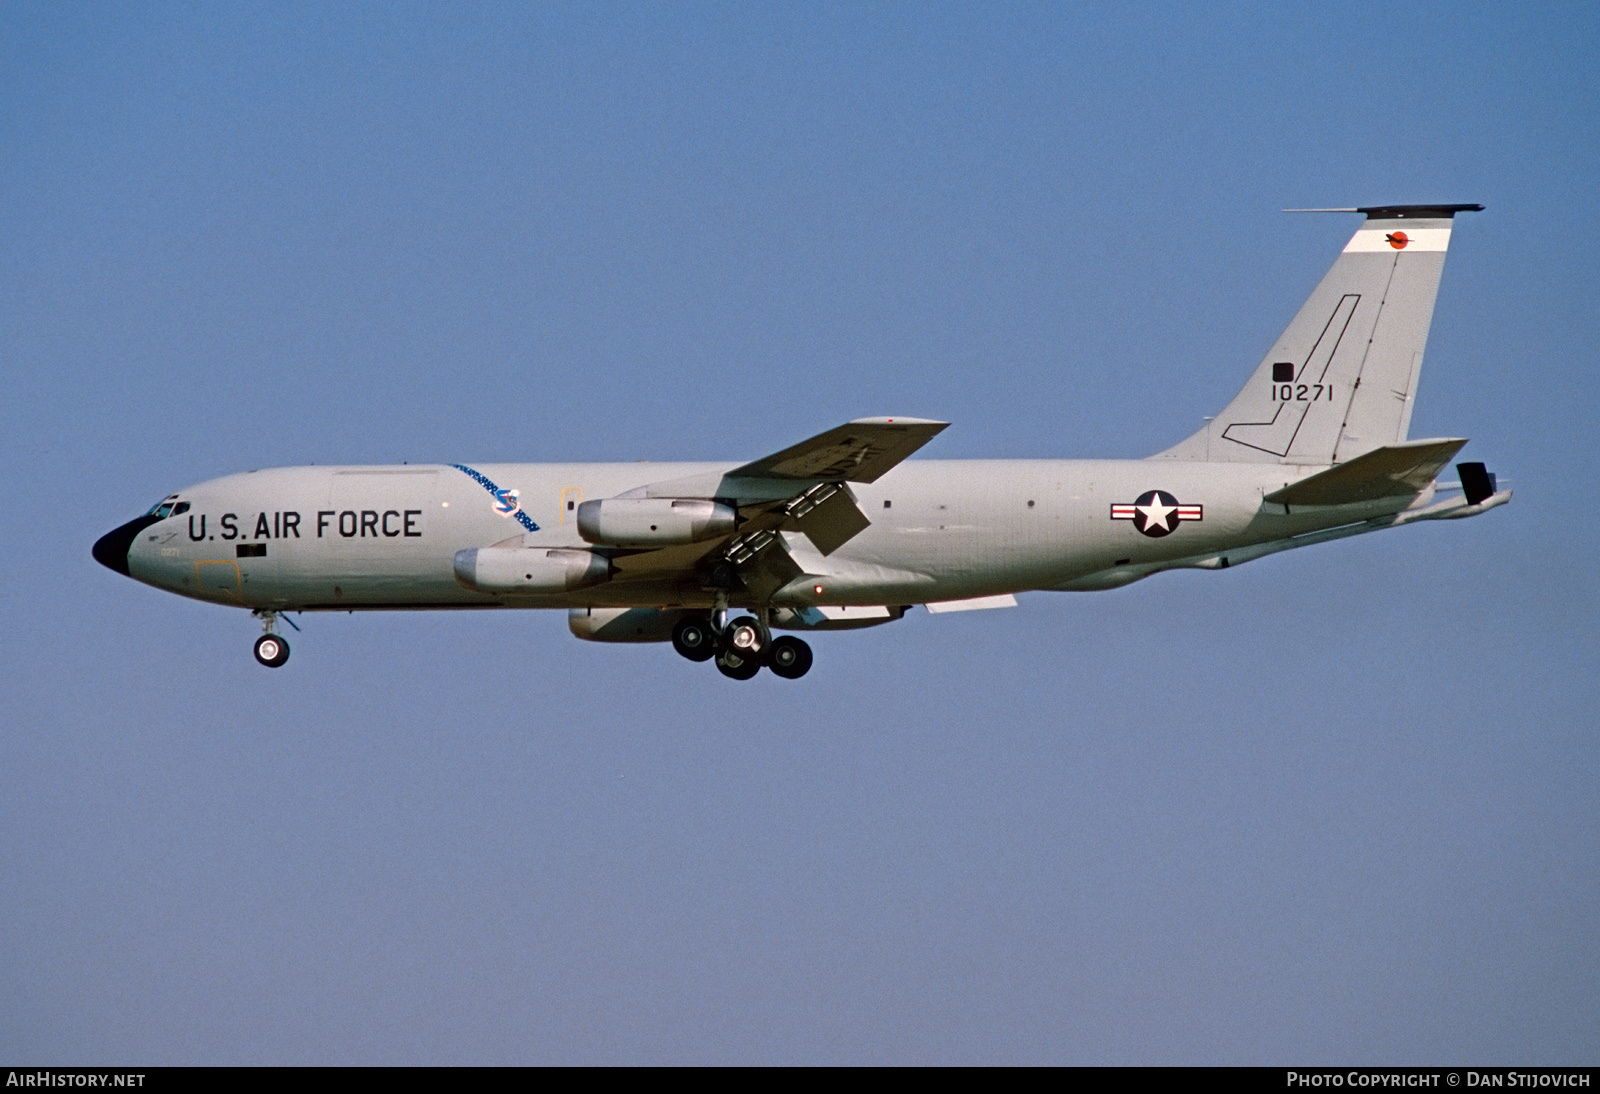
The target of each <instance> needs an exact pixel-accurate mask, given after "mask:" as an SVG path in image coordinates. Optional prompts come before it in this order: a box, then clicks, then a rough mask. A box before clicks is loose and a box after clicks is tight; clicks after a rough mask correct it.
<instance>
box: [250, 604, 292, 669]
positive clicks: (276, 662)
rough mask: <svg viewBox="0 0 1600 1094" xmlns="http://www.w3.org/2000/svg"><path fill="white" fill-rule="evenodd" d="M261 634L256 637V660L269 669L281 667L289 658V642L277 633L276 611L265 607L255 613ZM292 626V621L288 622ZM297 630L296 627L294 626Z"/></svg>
mask: <svg viewBox="0 0 1600 1094" xmlns="http://www.w3.org/2000/svg"><path fill="white" fill-rule="evenodd" d="M255 616H256V618H257V619H259V620H261V630H262V631H263V634H262V635H261V637H260V638H258V639H256V660H257V661H260V662H261V663H262V664H263V665H265V666H267V668H269V669H281V668H282V667H283V666H284V663H285V662H287V661H288V660H289V643H288V642H286V641H285V640H284V639H283V638H282V637H281V636H280V635H279V634H278V613H277V612H273V611H267V610H265V609H263V610H261V611H258V612H256V613H255ZM289 626H291V627H293V626H294V623H293V622H290V623H289ZM295 629H296V630H299V628H298V627H296V628H295Z"/></svg>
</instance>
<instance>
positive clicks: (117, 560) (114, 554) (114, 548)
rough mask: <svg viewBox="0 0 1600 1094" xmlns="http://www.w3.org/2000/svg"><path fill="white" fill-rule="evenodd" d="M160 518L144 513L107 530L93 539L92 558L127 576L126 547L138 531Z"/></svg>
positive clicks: (130, 543)
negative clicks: (120, 525) (118, 526)
mask: <svg viewBox="0 0 1600 1094" xmlns="http://www.w3.org/2000/svg"><path fill="white" fill-rule="evenodd" d="M160 519H161V518H160V517H157V516H152V515H150V514H148V513H146V514H145V515H144V516H142V517H137V518H135V519H133V520H130V521H129V522H128V523H127V524H124V525H123V526H122V527H120V528H115V529H112V530H111V531H109V532H107V533H106V534H105V535H103V536H101V537H100V538H99V539H97V540H95V541H94V552H93V554H94V560H95V561H96V562H98V563H99V564H100V565H102V566H104V567H106V568H107V569H110V570H115V571H117V573H119V574H121V575H122V576H123V577H127V576H128V548H130V547H132V546H133V541H134V540H135V539H137V538H138V536H139V533H140V532H142V531H144V530H145V529H146V528H148V527H150V526H151V525H152V524H154V523H156V521H158V520H160Z"/></svg>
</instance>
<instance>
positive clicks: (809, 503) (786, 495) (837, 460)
mask: <svg viewBox="0 0 1600 1094" xmlns="http://www.w3.org/2000/svg"><path fill="white" fill-rule="evenodd" d="M947 425H949V423H948V422H935V421H927V420H925V419H921V418H862V419H860V420H857V421H853V422H848V423H846V424H845V425H842V426H839V427H838V428H836V429H830V430H828V431H827V432H826V433H819V434H817V435H816V436H815V437H812V438H811V439H810V440H808V441H802V442H801V443H799V444H797V445H792V446H790V447H789V448H785V449H783V450H782V451H781V452H775V453H773V454H772V455H770V456H766V457H764V458H762V459H759V460H754V461H752V462H750V463H747V464H743V465H742V466H740V467H736V468H734V469H733V470H732V471H728V472H725V473H724V474H723V475H722V476H721V477H720V482H719V483H718V485H717V486H716V487H714V488H710V490H709V491H708V494H707V496H716V497H723V498H727V497H736V498H738V499H739V501H738V502H737V505H738V513H739V517H738V528H737V530H736V531H735V532H732V533H730V534H728V535H725V536H720V537H716V538H713V539H709V540H701V541H699V542H696V543H687V544H682V545H677V546H667V547H662V548H660V549H655V550H650V549H646V550H642V551H635V552H627V553H619V554H617V555H614V556H613V559H612V563H613V566H614V567H615V572H616V575H617V577H618V578H619V579H622V580H628V579H638V578H644V579H658V578H660V577H662V576H666V575H670V574H691V573H697V574H699V575H701V576H702V577H705V576H706V575H708V574H710V573H712V572H713V571H715V570H716V569H717V567H718V566H722V565H725V566H726V567H727V568H728V569H729V570H731V571H732V572H734V573H737V575H738V578H739V580H740V581H742V582H743V583H744V584H745V585H746V586H747V587H749V588H750V589H751V590H752V591H758V592H760V593H764V594H767V595H770V593H771V592H772V591H775V590H776V589H778V588H781V587H782V586H783V585H785V584H787V583H788V582H790V581H792V580H794V579H795V578H796V577H798V576H800V574H801V572H802V571H801V568H800V566H799V565H798V564H797V563H796V562H795V561H794V560H793V558H792V557H790V555H789V552H788V550H787V549H786V547H785V546H784V541H783V537H782V535H781V534H780V533H782V532H800V533H803V534H804V535H805V536H806V537H807V538H808V539H810V540H811V542H812V543H813V544H814V545H815V546H816V548H817V550H818V551H819V552H820V553H821V554H824V555H829V554H832V553H833V552H834V551H836V550H838V549H839V548H840V547H841V546H843V545H844V544H845V543H846V542H848V541H849V540H850V539H851V538H853V537H854V536H856V535H857V534H859V533H860V532H861V531H863V530H864V529H866V528H867V527H868V526H869V525H870V524H871V523H872V522H871V521H870V520H869V519H868V518H867V515H866V514H865V513H863V512H862V511H861V508H860V506H858V505H857V504H856V499H855V495H854V494H852V493H851V491H850V487H849V486H847V485H846V483H850V482H863V483H870V482H875V481H877V479H879V478H880V477H881V476H883V475H884V474H885V473H887V472H888V471H889V470H890V469H891V468H893V467H894V466H895V465H896V464H898V463H899V462H900V461H901V460H903V459H905V458H906V457H907V456H909V455H911V454H912V453H913V452H915V451H916V450H917V449H919V448H921V447H922V446H923V445H925V444H927V443H928V442H929V441H930V440H932V439H933V438H934V437H935V436H937V435H938V433H939V432H940V431H941V430H943V429H944V428H945V427H946V426H947ZM740 484H748V486H749V488H750V489H748V490H746V489H741V488H740ZM707 487H709V484H707ZM687 488H689V484H688V482H687V481H685V482H679V483H658V484H654V485H652V486H649V487H641V488H640V489H639V490H638V491H631V492H630V494H631V495H636V496H669V497H670V496H679V497H681V496H684V495H683V494H682V493H680V490H683V489H687Z"/></svg>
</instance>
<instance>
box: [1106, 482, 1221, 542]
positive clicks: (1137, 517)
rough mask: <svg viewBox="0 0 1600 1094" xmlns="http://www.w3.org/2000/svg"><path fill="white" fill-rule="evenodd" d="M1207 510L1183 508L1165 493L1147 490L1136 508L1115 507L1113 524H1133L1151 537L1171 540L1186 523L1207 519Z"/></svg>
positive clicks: (1192, 506)
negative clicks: (1118, 522) (1169, 537)
mask: <svg viewBox="0 0 1600 1094" xmlns="http://www.w3.org/2000/svg"><path fill="white" fill-rule="evenodd" d="M1204 515H1205V514H1204V510H1203V507H1201V506H1199V505H1180V504H1179V503H1178V499H1177V498H1175V497H1173V496H1172V495H1171V494H1169V493H1167V492H1166V491H1165V490H1146V491H1145V492H1144V493H1143V494H1140V495H1139V500H1138V501H1135V502H1134V503H1133V504H1132V505H1122V504H1113V505H1112V506H1111V519H1112V520H1131V521H1133V526H1134V527H1135V528H1137V529H1138V530H1139V531H1141V532H1143V533H1144V534H1145V535H1147V536H1156V537H1160V536H1169V535H1171V534H1172V533H1173V532H1175V531H1177V528H1178V525H1179V524H1180V523H1181V522H1182V521H1186V520H1202V519H1204Z"/></svg>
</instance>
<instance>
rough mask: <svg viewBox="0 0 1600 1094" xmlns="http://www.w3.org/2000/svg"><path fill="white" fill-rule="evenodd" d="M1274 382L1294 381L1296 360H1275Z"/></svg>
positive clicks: (1287, 382)
mask: <svg viewBox="0 0 1600 1094" xmlns="http://www.w3.org/2000/svg"><path fill="white" fill-rule="evenodd" d="M1272 382H1273V383H1275V384H1292V383H1294V362H1293V361H1274V362H1273V363H1272Z"/></svg>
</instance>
